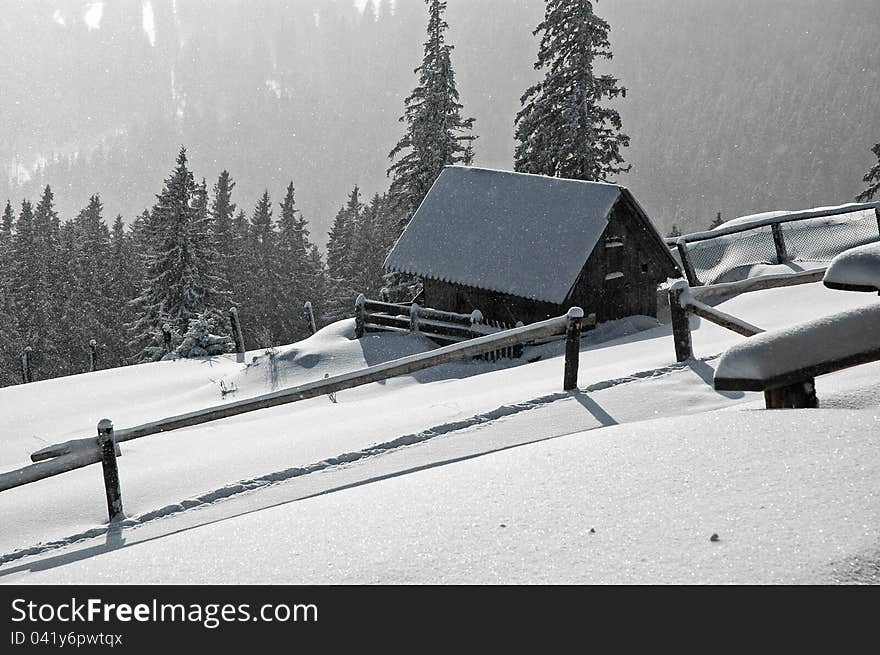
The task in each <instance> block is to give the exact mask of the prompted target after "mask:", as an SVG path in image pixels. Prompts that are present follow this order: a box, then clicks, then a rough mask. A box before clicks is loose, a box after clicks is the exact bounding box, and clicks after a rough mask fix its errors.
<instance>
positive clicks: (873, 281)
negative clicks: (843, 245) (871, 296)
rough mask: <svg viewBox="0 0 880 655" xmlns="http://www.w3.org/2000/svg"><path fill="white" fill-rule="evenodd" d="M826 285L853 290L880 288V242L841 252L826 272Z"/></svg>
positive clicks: (875, 289) (874, 289)
mask: <svg viewBox="0 0 880 655" xmlns="http://www.w3.org/2000/svg"><path fill="white" fill-rule="evenodd" d="M824 282H825V285H826V286H828V287H831V288H844V289H849V290H853V291H877V290H878V289H880V243H870V244H867V245H864V246H859V247H858V248H852V249H850V250H847V251H846V252H843V253H841V254H839V255H838V256H837V257H835V258H834V259H833V260H832V261H831V265H830V266H829V267H828V270H827V271H826V272H825V280H824Z"/></svg>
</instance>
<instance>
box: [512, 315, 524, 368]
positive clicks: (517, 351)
mask: <svg viewBox="0 0 880 655" xmlns="http://www.w3.org/2000/svg"><path fill="white" fill-rule="evenodd" d="M524 325H525V323H523V322H522V321H517V322H516V325H514V327H518V328H521V327H523V326H524ZM523 348H525V344H523V343H518V344H516V345H515V346H514V347H513V356H514V358H515V359H519V358H520V357H522V356H523Z"/></svg>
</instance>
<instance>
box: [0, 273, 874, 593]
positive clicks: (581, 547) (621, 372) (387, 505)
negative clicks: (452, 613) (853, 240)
mask: <svg viewBox="0 0 880 655" xmlns="http://www.w3.org/2000/svg"><path fill="white" fill-rule="evenodd" d="M877 302H878V301H877V297H876V296H872V295H871V294H860V293H847V292H841V291H832V290H829V289H826V288H824V287H823V286H822V285H821V284H810V285H804V286H800V287H792V288H788V289H775V290H770V291H762V292H756V293H750V294H745V295H743V296H740V297H737V298H734V299H732V300H729V301H727V302H725V303H723V304H722V305H721V306H720V307H721V308H722V309H723V310H724V311H726V312H728V313H730V314H733V315H735V316H737V317H740V318H742V319H744V320H746V321H748V322H750V323H753V324H756V325H758V326H760V327H762V328H768V329H771V328H776V327H783V326H787V325H791V324H794V323H797V322H801V321H805V320H808V319H811V318H814V317H816V316H820V315H823V314H829V313H832V312H836V311H840V310H844V309H849V308H854V307H860V306H865V305H870V304H876V303H877ZM693 325H694V328H695V329H694V333H693V334H694V351H695V353H696V355H697V357H699V358H704V359H703V360H699V361H693V362H690V363H689V364H687V365H679V364H675V363H674V360H675V357H674V351H673V345H672V339H671V336H670V329H669V327H668V326H666V325H657V324H656V323H652V322H651V321H649V320H647V319H630V320H627V321H623V322H619V323H616V324H613V325H605V326H600V328H599V329H597V331H596V333H595V334H593V335H590V337H589V338H587V339H585V343H584V346H583V348H582V353H581V368H580V376H579V380H578V382H579V388H580V391H579V392H577V393H563V392H562V391H561V388H562V358H561V348H560V344H551V345H547V346H542V347H539V348H534V349H527V351H526V354H525V357H524V358H523V361H522V362H512V361H503V362H498V363H488V362H468V363H463V364H457V365H445V366H442V367H438V368H437V369H433V370H429V371H423V372H421V373H417V374H415V375H413V376H406V377H401V378H398V379H394V380H389V381H387V382H385V383H377V384H372V385H368V386H365V387H361V388H358V389H353V390H349V391H344V392H341V393H339V394H338V397H337V401H338V402H336V403H332V402H330V401H329V400H328V399H327V398H317V399H313V400H309V401H304V402H301V403H296V404H293V405H287V406H282V407H277V408H274V409H269V410H262V411H259V412H255V413H251V414H246V415H243V416H239V417H236V418H233V419H227V420H224V421H219V422H215V423H211V424H207V425H204V426H199V427H197V428H189V429H186V430H179V431H176V432H170V433H166V434H161V435H154V436H151V437H146V438H143V439H139V440H136V441H132V442H126V443H124V444H122V451H123V457H122V458H121V459H120V460H119V465H120V474H121V478H122V490H123V499H124V503H125V510H126V513H127V515H128V516H129V517H130V520H129V521H127V522H126V525H125V527H123V528H122V529H121V530H119V529H113V530H111V531H108V530H107V528H106V525H105V521H106V507H105V503H104V498H103V486H102V482H101V474H100V467H98V466H92V467H88V468H86V469H82V470H79V471H75V472H72V473H67V474H64V475H61V476H57V477H55V478H51V479H48V480H44V481H41V482H38V483H35V484H31V485H27V486H25V487H21V488H18V489H14V490H10V491H6V492H3V493H0V516H2V517H3V525H4V527H5V529H4V530H3V531H2V532H0V563H2V566H0V581H3V582H27V583H55V582H74V581H75V582H105V581H106V582H216V583H223V582H291V583H293V582H691V581H701V582H727V581H737V582H774V581H791V582H832V581H839V580H843V581H876V575H877V566H878V565H877V562H878V561H880V555H878V553H880V541H878V539H877V537H878V534H877V531H878V527H877V526H880V521H878V518H880V516H878V514H880V502H878V498H877V496H876V494H875V491H874V490H875V489H876V488H877V487H878V484H877V483H878V481H880V476H878V468H880V459H878V457H877V455H878V452H877V450H878V448H880V431H878V429H877V426H878V421H880V410H878V407H880V385H878V384H877V379H878V373H880V365H875V364H871V365H866V366H862V367H858V368H854V369H850V370H847V371H842V372H840V373H836V374H833V375H829V376H824V377H822V378H819V379H818V380H817V393H818V395H819V398H820V404H821V406H822V409H820V410H797V411H773V412H768V411H766V410H763V409H761V408H762V407H763V398H762V396H761V395H759V394H749V393H739V392H725V393H718V392H715V391H714V390H713V388H712V386H711V381H712V375H713V368H714V366H715V361H716V360H715V359H714V357H715V356H717V355H718V354H720V353H721V352H723V351H724V350H725V349H726V348H727V347H729V346H730V345H733V344H735V343H737V342H740V341H742V339H743V337H740V336H738V335H736V334H733V333H730V332H727V331H725V330H723V329H722V328H720V327H717V326H715V325H712V324H709V323H706V322H705V321H699V320H698V319H696V318H695V319H694V324H693ZM351 330H352V326H351V324H350V323H347V322H344V323H341V324H336V325H334V326H330V327H328V328H326V329H325V330H323V331H321V332H320V333H319V334H318V335H316V336H315V337H313V338H312V339H309V340H307V341H304V342H301V343H299V344H294V345H292V346H288V347H284V348H279V349H278V350H277V352H275V353H274V354H268V353H263V352H253V353H249V354H248V356H247V358H246V362H247V363H246V364H245V363H242V364H239V363H236V362H235V359H234V358H233V357H230V358H215V359H214V360H211V361H192V360H189V361H185V360H182V361H174V362H161V363H157V364H149V365H142V366H138V367H130V368H125V369H118V370H114V371H102V372H98V373H93V374H86V375H80V376H75V377H71V378H62V379H57V380H51V381H47V382H39V383H35V384H31V385H26V386H18V387H11V388H7V389H2V390H0V406H2V415H3V416H4V425H3V428H2V433H0V444H2V448H0V470H10V469H12V468H16V467H18V466H22V465H25V464H27V462H28V455H29V453H30V452H32V451H33V450H36V449H38V448H41V447H43V446H45V445H47V444H49V443H54V442H58V441H63V440H65V439H68V438H72V437H82V436H87V435H90V434H93V433H94V431H95V425H96V423H97V421H98V420H99V419H101V418H104V417H105V416H106V417H109V418H111V419H113V420H114V422H115V424H116V426H117V427H118V428H123V427H128V426H131V425H134V424H137V423H141V422H144V421H147V420H153V419H157V418H161V417H163V416H168V415H172V414H176V413H180V412H184V411H189V410H192V409H196V408H199V407H204V406H207V405H215V404H219V403H220V402H223V400H222V399H221V397H220V387H219V380H221V379H223V380H224V381H225V382H226V383H230V382H235V385H236V386H237V388H238V391H237V392H236V394H235V395H234V396H227V398H226V400H239V399H241V398H245V397H248V396H251V395H257V394H260V393H266V392H267V391H271V390H274V389H277V388H282V387H284V386H290V385H293V384H297V383H300V382H305V381H309V380H315V379H320V378H322V377H324V375H325V374H328V373H329V374H334V373H338V372H343V371H348V370H353V369H356V368H360V367H362V366H364V365H369V364H375V363H378V362H380V361H387V360H388V359H391V358H394V357H399V356H403V355H407V354H411V353H414V352H420V351H423V350H425V349H427V348H430V347H432V344H431V343H430V342H428V341H426V340H425V339H423V338H421V337H419V336H413V335H369V336H368V337H367V338H366V339H364V340H362V341H356V340H352V339H350V338H349V337H350V336H351V335H350V333H351ZM538 358H539V359H538ZM530 359H531V360H536V361H532V362H530V363H527V360H530ZM591 529H594V530H595V532H591ZM713 533H717V534H718V535H719V537H720V539H719V540H718V541H716V542H712V541H710V539H709V537H710V536H711V535H712V534H713Z"/></svg>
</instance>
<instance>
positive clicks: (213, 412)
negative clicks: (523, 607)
mask: <svg viewBox="0 0 880 655" xmlns="http://www.w3.org/2000/svg"><path fill="white" fill-rule="evenodd" d="M591 323H595V315H593V314H591V315H590V316H589V317H586V318H585V317H584V312H583V310H582V309H581V308H579V307H572V308H571V309H570V310H568V313H567V314H565V315H564V316H559V317H556V318H551V319H548V320H546V321H541V322H539V323H532V324H531V325H525V326H521V327H517V328H513V329H511V330H504V331H502V332H498V333H495V334H489V335H485V336H481V337H477V338H476V339H470V340H468V341H463V342H461V343H455V344H452V345H449V346H443V347H441V348H437V349H435V350H431V351H428V352H426V353H420V354H417V355H410V356H409V357H403V358H400V359H395V360H392V361H390V362H385V363H383V364H377V365H375V366H370V367H368V368H364V369H360V370H357V371H352V372H350V373H343V374H341V375H335V376H333V377H328V378H324V379H322V380H318V381H315V382H309V383H307V384H302V385H299V386H296V387H291V388H289V389H282V390H280V391H276V392H274V393H270V394H264V395H261V396H256V397H254V398H249V399H247V400H240V401H236V402H232V403H228V404H225V405H220V406H217V407H209V408H206V409H201V410H197V411H194V412H189V413H188V414H181V415H179V416H171V417H168V418H164V419H160V420H158V421H152V422H150V423H145V424H143V425H139V426H136V427H132V428H126V429H122V430H118V431H117V432H115V434H113V431H112V424H109V422H107V424H105V422H104V421H102V422H101V423H99V426H98V427H99V439H98V440H96V439H95V438H90V439H74V440H72V441H67V442H64V443H60V444H53V445H51V446H48V447H46V448H43V449H41V450H38V451H36V452H35V453H33V454H31V460H33V461H34V462H35V464H31V465H30V466H27V467H24V468H22V469H18V470H16V471H10V472H8V473H2V474H0V491H4V490H6V489H12V488H13V487H18V486H21V485H23V484H28V483H31V482H36V481H37V480H42V479H44V478H48V477H51V476H54V475H59V474H61V473H66V472H67V471H72V470H74V469H78V468H82V467H84V466H90V465H91V464H96V463H98V462H102V461H104V458H106V457H108V448H107V447H106V443H107V436H106V427H107V425H108V424H109V425H110V439H111V440H112V443H113V444H114V445H115V444H118V443H121V442H124V441H130V440H132V439H139V438H141V437H146V436H149V435H153V434H159V433H162V432H168V431H170V430H177V429H180V428H186V427H191V426H194V425H201V424H203V423H209V422H211V421H217V420H220V419H224V418H229V417H231V416H238V415H239V414H245V413H247V412H254V411H257V410H261V409H267V408H269V407H277V406H279V405H285V404H288V403H293V402H297V401H300V400H306V399H308V398H315V397H318V396H325V395H329V394H331V393H336V392H339V391H342V390H344V389H351V388H354V387H359V386H362V385H365V384H370V383H372V382H379V381H382V380H387V379H389V378H393V377H398V376H401V375H407V374H409V373H414V372H416V371H421V370H423V369H426V368H431V367H433V366H438V365H440V364H446V363H449V362H454V361H460V360H466V359H471V358H473V357H478V356H480V355H483V354H485V353H487V352H491V351H494V350H499V349H501V348H506V347H512V346H520V345H522V344H526V343H530V342H533V341H536V340H539V339H543V338H547V337H551V336H555V335H561V334H564V335H565V338H566V346H565V367H564V372H563V389H564V390H566V391H570V390H572V389H574V388H576V387H577V374H578V367H579V360H580V336H581V330H582V329H583V327H584V326H585V325H588V324H591ZM102 426H103V427H104V431H105V432H104V434H103V438H104V441H101V438H102V433H101V429H102ZM110 450H113V449H110ZM114 452H116V451H115V450H114ZM114 466H115V464H114ZM110 468H111V467H110V465H109V464H105V482H106V483H107V486H108V490H107V497H108V507H109V506H110V505H111V491H110V488H109V487H110V486H112V477H113V476H112V470H110V471H109V472H108V469H110ZM108 480H110V481H109V482H108ZM118 486H119V485H118V473H117V474H116V485H115V487H116V492H114V493H116V495H117V496H118V499H119V502H118V506H119V508H120V510H119V512H120V513H121V495H120V494H118ZM114 497H115V496H114ZM113 512H114V510H113V509H112V508H111V510H110V514H111V519H113V518H115V517H114V513H113Z"/></svg>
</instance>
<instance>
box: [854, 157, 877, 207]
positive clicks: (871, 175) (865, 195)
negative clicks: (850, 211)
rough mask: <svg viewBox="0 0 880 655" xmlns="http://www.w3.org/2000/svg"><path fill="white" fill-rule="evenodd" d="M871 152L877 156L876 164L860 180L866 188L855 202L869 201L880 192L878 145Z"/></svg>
mask: <svg viewBox="0 0 880 655" xmlns="http://www.w3.org/2000/svg"><path fill="white" fill-rule="evenodd" d="M871 152H873V153H874V154H875V155H876V156H877V163H876V164H874V166H873V167H872V168H871V170H869V171H868V172H867V173H866V174H865V177H863V178H862V181H863V182H865V183H867V185H868V187H867V188H866V189H865V190H864V191H862V192H861V193H860V194H859V195H858V196H856V200H860V201H863V202H867V201H868V200H871V199H872V198H873V197H874V196H875V195H877V192H880V143H878V144H876V145H875V146H874V147H873V148H871Z"/></svg>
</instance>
